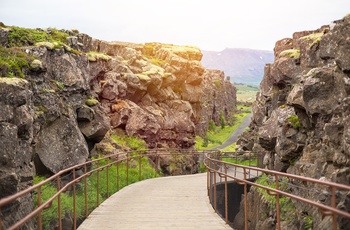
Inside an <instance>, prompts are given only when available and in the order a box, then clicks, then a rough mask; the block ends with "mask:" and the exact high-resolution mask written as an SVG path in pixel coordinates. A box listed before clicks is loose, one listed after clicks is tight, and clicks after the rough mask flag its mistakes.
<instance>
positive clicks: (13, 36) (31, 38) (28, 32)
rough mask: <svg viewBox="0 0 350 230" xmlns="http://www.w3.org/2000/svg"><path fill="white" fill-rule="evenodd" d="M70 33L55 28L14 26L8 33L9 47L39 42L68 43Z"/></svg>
mask: <svg viewBox="0 0 350 230" xmlns="http://www.w3.org/2000/svg"><path fill="white" fill-rule="evenodd" d="M68 36H69V35H68V34H67V33H64V32H62V31H59V30H57V29H55V28H48V29H47V30H41V29H28V28H21V27H16V26H13V27H11V30H10V32H9V35H8V44H9V47H15V46H26V45H34V44H35V43H38V42H51V43H54V42H56V43H58V44H66V43H67V37H68Z"/></svg>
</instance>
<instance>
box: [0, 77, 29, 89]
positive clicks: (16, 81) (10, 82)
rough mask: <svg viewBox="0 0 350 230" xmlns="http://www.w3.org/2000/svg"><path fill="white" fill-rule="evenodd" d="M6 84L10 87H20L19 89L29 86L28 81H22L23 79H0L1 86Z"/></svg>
mask: <svg viewBox="0 0 350 230" xmlns="http://www.w3.org/2000/svg"><path fill="white" fill-rule="evenodd" d="M1 83H5V84H8V85H13V86H19V87H24V86H25V85H27V84H28V81H26V80H24V79H22V78H16V77H12V78H9V77H0V84H1Z"/></svg>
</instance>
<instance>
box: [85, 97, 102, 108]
mask: <svg viewBox="0 0 350 230" xmlns="http://www.w3.org/2000/svg"><path fill="white" fill-rule="evenodd" d="M98 103H99V102H98V100H97V99H95V98H94V97H90V98H89V99H87V100H86V101H85V104H86V105H87V106H90V107H91V106H95V105H97V104H98Z"/></svg>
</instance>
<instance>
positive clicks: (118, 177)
mask: <svg viewBox="0 0 350 230" xmlns="http://www.w3.org/2000/svg"><path fill="white" fill-rule="evenodd" d="M118 158H119V155H117V172H116V173H117V175H116V176H117V191H119V182H120V176H119V160H118Z"/></svg>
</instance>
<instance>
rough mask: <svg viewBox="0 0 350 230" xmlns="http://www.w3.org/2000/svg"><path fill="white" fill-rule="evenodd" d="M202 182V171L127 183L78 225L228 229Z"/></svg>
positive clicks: (89, 227)
mask: <svg viewBox="0 0 350 230" xmlns="http://www.w3.org/2000/svg"><path fill="white" fill-rule="evenodd" d="M206 183H207V176H206V174H205V173H203V174H195V175H188V176H174V177H162V178H155V179H150V180H145V181H141V182H138V183H135V184H132V185H129V186H127V187H124V188H123V189H122V190H120V191H119V192H117V193H115V194H114V195H113V196H111V197H110V198H109V199H107V200H106V201H105V202H104V203H102V204H101V205H100V206H99V207H98V208H97V209H95V210H94V211H93V212H92V213H91V214H90V216H89V217H88V218H87V219H86V220H85V221H84V222H83V223H82V224H81V225H80V227H79V228H78V229H79V230H86V229H91V230H92V229H93V230H95V229H99V230H103V229H127V230H131V229H138V230H139V229H152V230H153V229H170V230H173V229H181V230H182V229H185V230H187V229H188V230H189V229H202V230H203V229H208V230H209V229H213V230H214V229H215V230H220V229H232V228H231V227H230V226H229V225H226V224H225V222H224V220H222V219H221V218H220V217H219V216H218V215H217V214H216V213H215V212H214V210H213V208H212V207H211V205H210V204H209V199H208V196H207V190H206V188H207V185H206Z"/></svg>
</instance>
